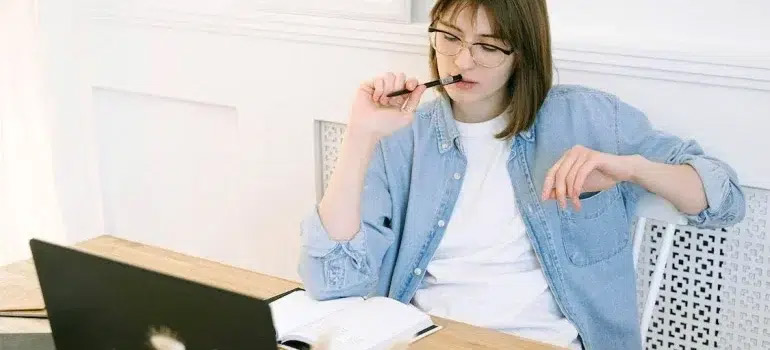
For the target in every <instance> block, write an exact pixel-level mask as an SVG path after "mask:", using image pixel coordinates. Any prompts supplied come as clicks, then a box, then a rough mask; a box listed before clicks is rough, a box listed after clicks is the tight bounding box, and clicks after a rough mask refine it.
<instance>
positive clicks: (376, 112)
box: [348, 73, 426, 139]
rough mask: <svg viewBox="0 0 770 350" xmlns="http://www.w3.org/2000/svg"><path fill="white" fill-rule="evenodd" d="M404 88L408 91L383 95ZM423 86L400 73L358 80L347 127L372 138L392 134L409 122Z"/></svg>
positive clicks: (423, 90)
mask: <svg viewBox="0 0 770 350" xmlns="http://www.w3.org/2000/svg"><path fill="white" fill-rule="evenodd" d="M404 88H406V89H407V90H409V91H411V92H410V93H408V94H403V95H401V96H395V97H387V95H388V94H389V93H391V92H393V91H398V90H401V89H404ZM425 89H426V88H425V85H418V83H417V79H415V78H410V79H406V76H405V75H404V73H400V74H394V73H387V74H385V75H383V76H380V77H376V78H374V79H372V80H371V81H367V82H364V83H362V84H361V86H360V87H359V88H358V90H357V91H356V96H355V99H354V101H353V107H352V110H351V115H350V121H349V124H348V128H352V131H355V132H357V133H362V134H365V135H369V136H371V137H373V138H375V139H380V138H383V137H385V136H388V135H390V134H392V133H394V132H395V131H396V130H398V129H401V128H403V127H405V126H407V125H409V123H411V122H412V119H413V118H414V111H415V109H416V108H417V106H418V105H419V103H420V98H421V97H422V93H423V92H425Z"/></svg>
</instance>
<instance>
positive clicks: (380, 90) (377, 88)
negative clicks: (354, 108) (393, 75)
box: [372, 77, 385, 103]
mask: <svg viewBox="0 0 770 350" xmlns="http://www.w3.org/2000/svg"><path fill="white" fill-rule="evenodd" d="M373 85H374V93H373V94H372V102H374V103H380V98H381V97H382V96H384V95H385V79H383V78H382V77H379V78H375V79H374V84H373Z"/></svg>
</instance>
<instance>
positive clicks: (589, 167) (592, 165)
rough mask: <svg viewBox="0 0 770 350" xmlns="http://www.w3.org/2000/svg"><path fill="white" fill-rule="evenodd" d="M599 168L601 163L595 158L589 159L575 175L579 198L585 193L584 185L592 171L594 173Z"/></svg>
mask: <svg viewBox="0 0 770 350" xmlns="http://www.w3.org/2000/svg"><path fill="white" fill-rule="evenodd" d="M598 166H599V161H598V160H596V158H595V157H593V158H592V157H589V159H588V160H586V162H585V163H583V165H582V166H581V167H580V169H579V170H578V172H577V173H576V174H575V185H574V187H575V190H576V191H577V193H578V196H579V195H580V194H581V193H583V185H584V184H585V182H586V179H587V178H588V175H589V174H591V172H592V171H594V170H595V169H596V168H597V167H598Z"/></svg>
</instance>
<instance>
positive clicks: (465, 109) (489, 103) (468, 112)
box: [452, 94, 508, 123]
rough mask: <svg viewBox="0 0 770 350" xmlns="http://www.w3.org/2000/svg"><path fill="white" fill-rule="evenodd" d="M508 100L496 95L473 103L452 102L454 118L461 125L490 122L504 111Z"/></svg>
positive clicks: (502, 95) (501, 95)
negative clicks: (461, 123)
mask: <svg viewBox="0 0 770 350" xmlns="http://www.w3.org/2000/svg"><path fill="white" fill-rule="evenodd" d="M507 102H508V99H506V98H505V96H504V94H498V95H495V96H492V97H489V98H487V99H484V100H481V101H475V102H467V103H460V102H454V101H452V113H454V118H455V119H456V120H457V121H459V122H463V123H481V122H485V121H487V120H492V119H494V118H495V117H497V116H499V115H500V114H502V113H503V111H505V109H506V108H507V107H508V103H507Z"/></svg>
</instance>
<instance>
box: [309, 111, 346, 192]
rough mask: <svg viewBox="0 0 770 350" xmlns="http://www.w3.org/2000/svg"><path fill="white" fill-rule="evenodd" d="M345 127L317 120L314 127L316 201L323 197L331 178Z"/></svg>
mask: <svg viewBox="0 0 770 350" xmlns="http://www.w3.org/2000/svg"><path fill="white" fill-rule="evenodd" d="M345 128H346V125H345V124H342V123H335V122H330V121H324V120H317V121H316V125H315V144H316V152H315V159H316V167H315V169H316V193H317V195H318V200H319V201H320V200H321V197H323V193H324V190H326V185H327V184H328V183H329V178H330V177H331V176H332V172H333V171H334V166H335V164H337V157H338V156H339V153H340V146H341V145H342V140H343V136H344V135H345Z"/></svg>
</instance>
